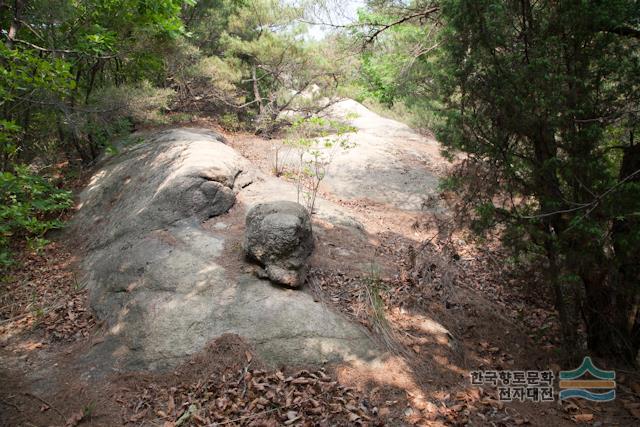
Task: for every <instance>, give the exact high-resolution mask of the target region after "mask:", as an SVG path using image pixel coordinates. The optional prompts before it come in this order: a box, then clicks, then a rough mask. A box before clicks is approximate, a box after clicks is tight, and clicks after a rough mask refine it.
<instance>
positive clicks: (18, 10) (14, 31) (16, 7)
mask: <svg viewBox="0 0 640 427" xmlns="http://www.w3.org/2000/svg"><path fill="white" fill-rule="evenodd" d="M21 14H22V0H15V1H14V2H13V20H12V21H11V24H10V25H9V32H8V33H7V43H6V46H7V47H8V48H9V49H11V48H13V42H14V40H15V39H16V37H17V35H18V31H19V30H20V19H21V18H20V16H21Z"/></svg>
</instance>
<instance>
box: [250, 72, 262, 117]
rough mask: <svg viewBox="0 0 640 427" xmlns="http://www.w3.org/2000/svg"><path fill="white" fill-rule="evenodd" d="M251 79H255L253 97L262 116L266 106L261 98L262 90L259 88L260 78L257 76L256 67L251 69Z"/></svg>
mask: <svg viewBox="0 0 640 427" xmlns="http://www.w3.org/2000/svg"><path fill="white" fill-rule="evenodd" d="M251 78H252V79H253V96H254V97H255V99H256V102H257V103H258V111H259V112H260V115H262V114H263V113H264V106H263V105H262V96H260V88H259V87H258V77H257V74H256V66H255V65H254V66H252V67H251Z"/></svg>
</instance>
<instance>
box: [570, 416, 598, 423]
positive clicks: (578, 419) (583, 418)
mask: <svg viewBox="0 0 640 427" xmlns="http://www.w3.org/2000/svg"><path fill="white" fill-rule="evenodd" d="M571 419H572V420H573V421H575V422H576V423H588V422H589V421H593V414H577V415H573V416H572V417H571Z"/></svg>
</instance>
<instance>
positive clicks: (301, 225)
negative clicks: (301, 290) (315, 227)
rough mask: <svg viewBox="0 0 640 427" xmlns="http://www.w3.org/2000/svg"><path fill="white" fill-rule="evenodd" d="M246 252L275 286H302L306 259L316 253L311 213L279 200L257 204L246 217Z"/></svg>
mask: <svg viewBox="0 0 640 427" xmlns="http://www.w3.org/2000/svg"><path fill="white" fill-rule="evenodd" d="M244 249H245V252H246V254H247V256H248V257H250V258H253V259H254V260H256V261H258V262H259V263H260V264H262V265H263V266H264V267H265V272H266V276H267V277H268V278H269V279H271V280H272V281H273V282H274V283H278V284H280V285H284V286H288V287H291V288H297V287H300V286H301V285H302V284H303V283H304V279H305V275H306V268H305V267H306V266H305V263H306V260H307V258H308V257H309V255H311V252H312V251H313V234H312V231H311V220H310V218H309V213H308V212H307V210H306V209H305V208H304V207H303V206H302V205H300V204H298V203H294V202H289V201H276V202H270V203H263V204H258V205H256V206H254V207H253V208H251V210H249V213H247V218H246V234H245V241H244Z"/></svg>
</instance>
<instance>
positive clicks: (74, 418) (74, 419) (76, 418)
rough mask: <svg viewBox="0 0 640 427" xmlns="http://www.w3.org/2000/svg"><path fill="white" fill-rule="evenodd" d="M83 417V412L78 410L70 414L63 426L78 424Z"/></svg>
mask: <svg viewBox="0 0 640 427" xmlns="http://www.w3.org/2000/svg"><path fill="white" fill-rule="evenodd" d="M83 418H84V412H83V411H78V412H74V413H73V414H71V416H70V417H69V418H67V421H66V422H65V423H64V425H65V427H75V426H77V425H78V424H80V421H82V419H83Z"/></svg>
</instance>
